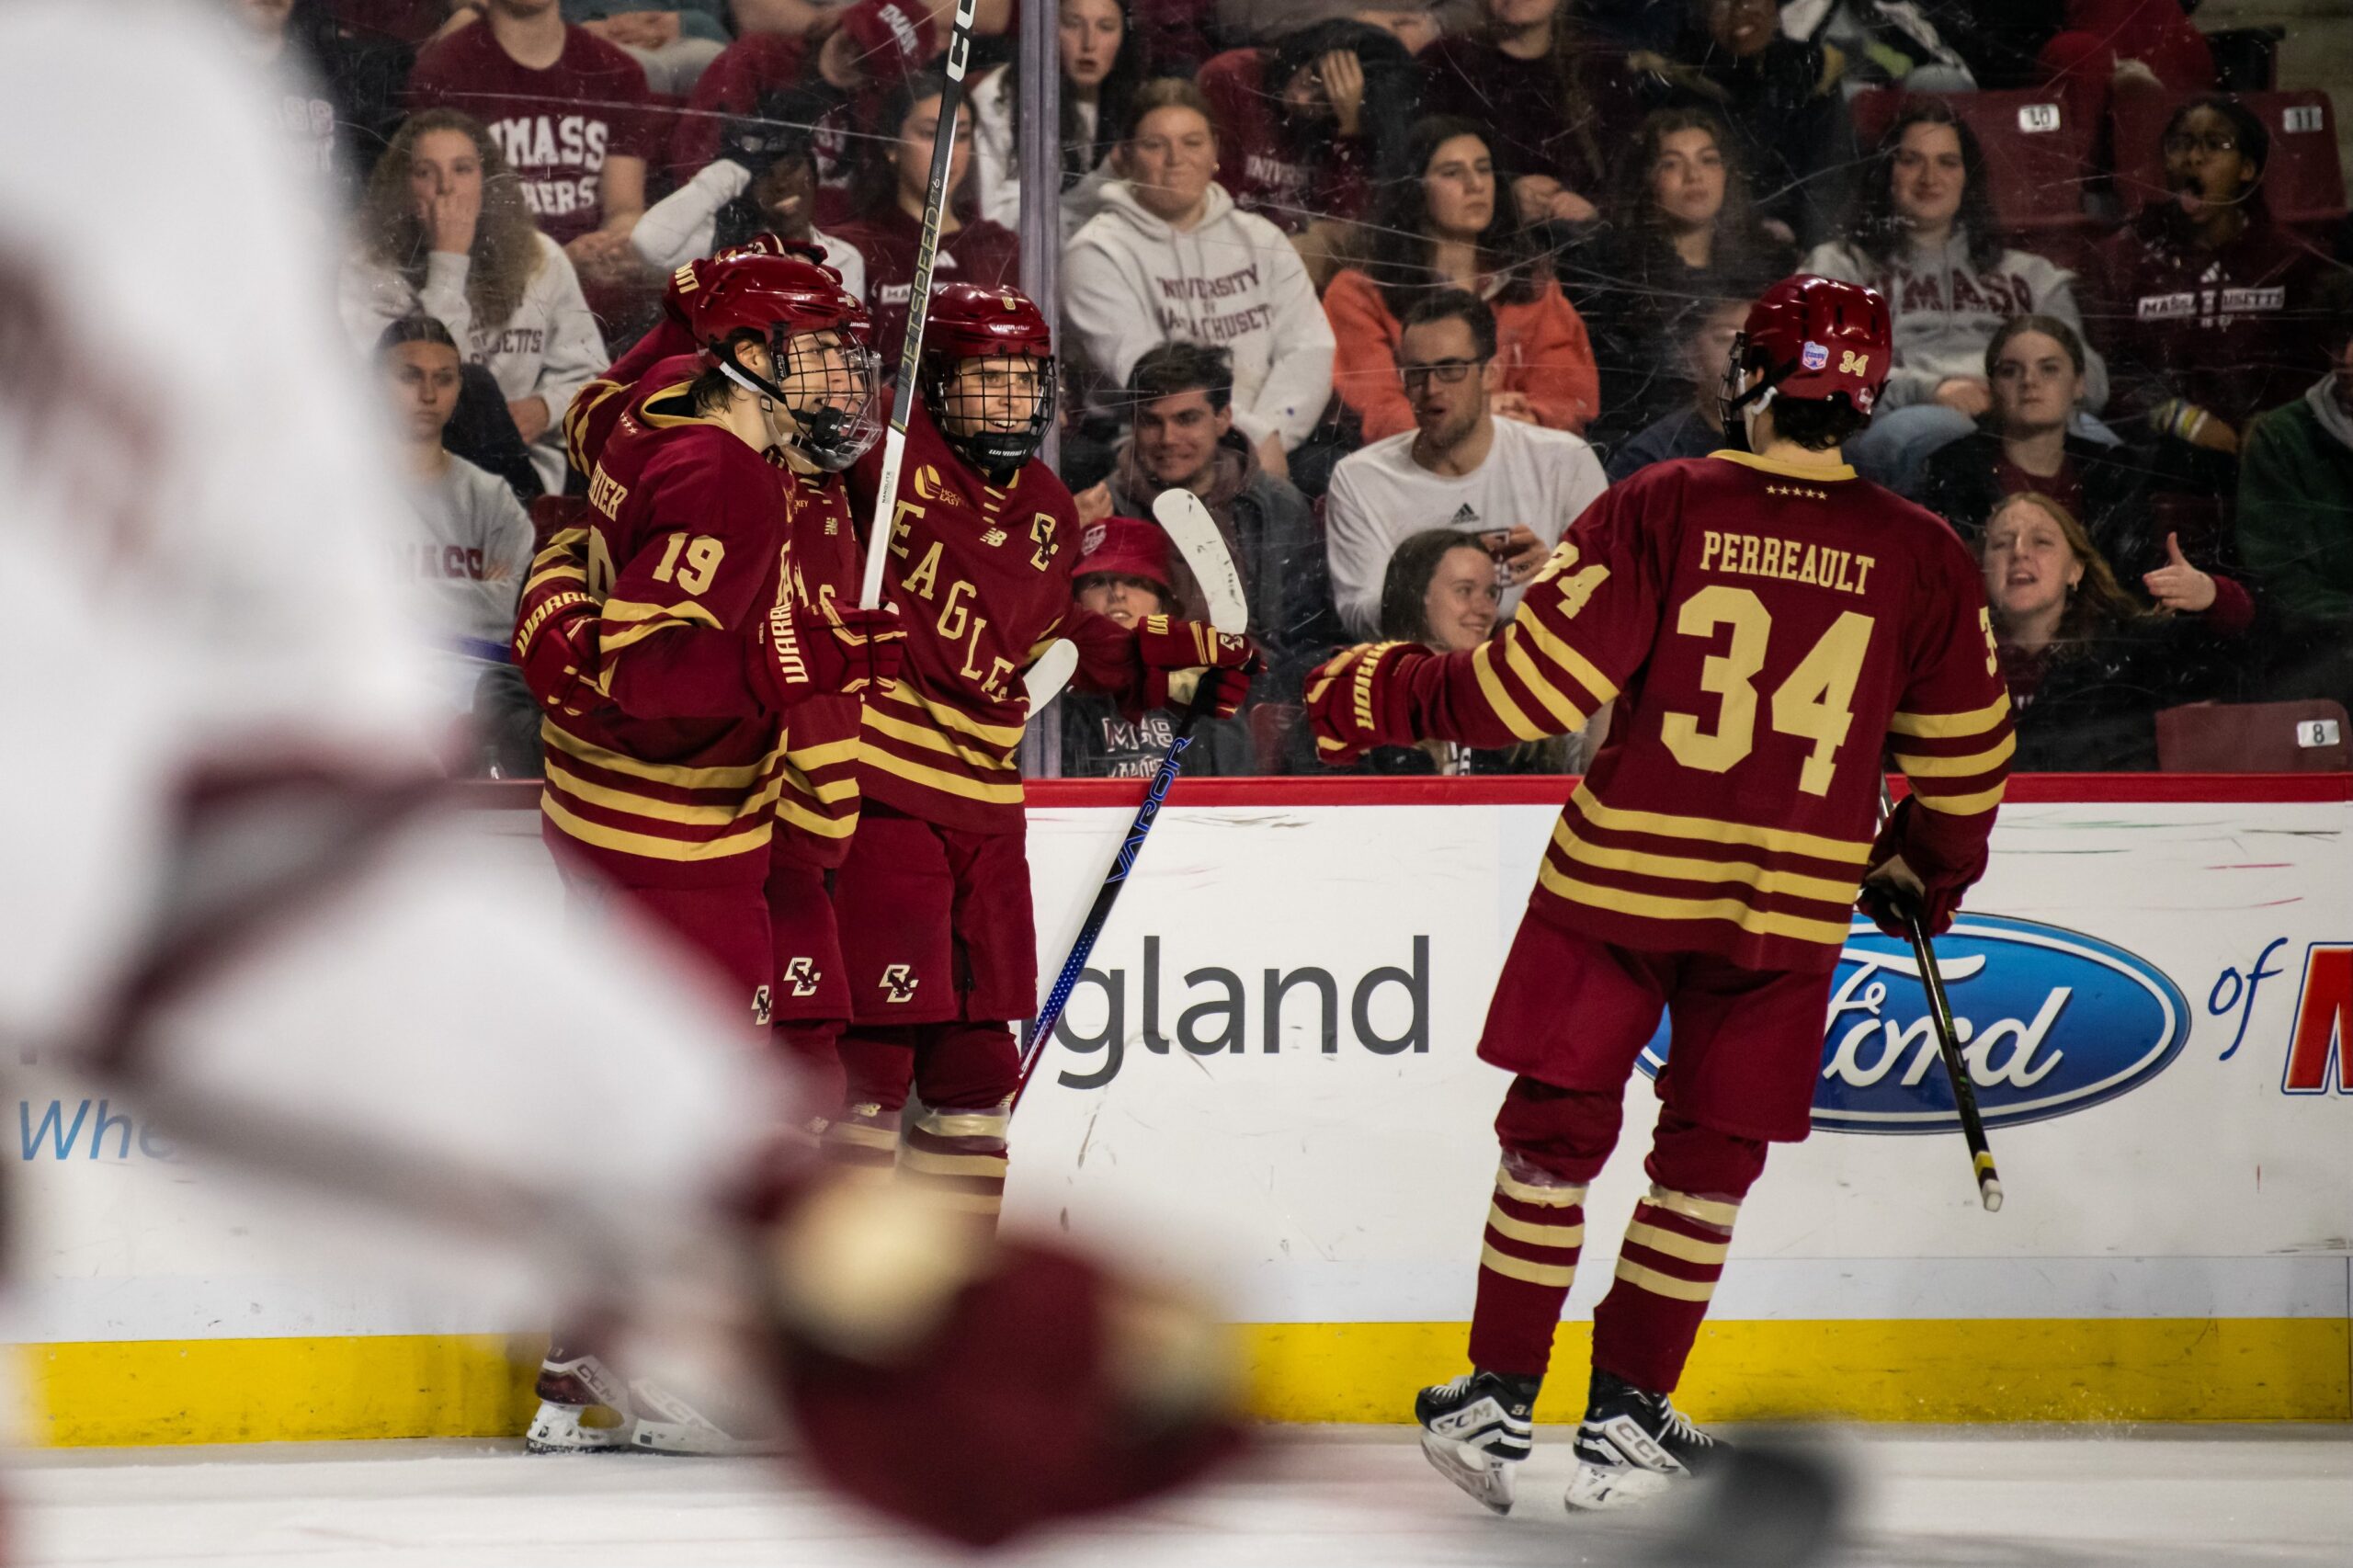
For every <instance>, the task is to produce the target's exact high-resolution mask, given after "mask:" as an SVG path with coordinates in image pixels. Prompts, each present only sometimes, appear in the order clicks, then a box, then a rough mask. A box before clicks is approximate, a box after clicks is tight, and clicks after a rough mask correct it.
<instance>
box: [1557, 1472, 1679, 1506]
mask: <svg viewBox="0 0 2353 1568" xmlns="http://www.w3.org/2000/svg"><path fill="white" fill-rule="evenodd" d="M1674 1482H1675V1478H1674V1477H1672V1476H1669V1475H1662V1474H1661V1473H1659V1472H1658V1471H1654V1470H1643V1469H1642V1468H1640V1467H1639V1466H1635V1465H1600V1464H1595V1463H1594V1462H1593V1461H1592V1460H1578V1461H1577V1472H1576V1473H1575V1474H1574V1475H1573V1476H1571V1477H1570V1478H1569V1489H1568V1491H1567V1492H1566V1493H1564V1494H1563V1495H1562V1498H1561V1501H1562V1503H1563V1505H1565V1506H1567V1508H1568V1510H1569V1512H1571V1513H1573V1514H1576V1513H1588V1514H1602V1513H1608V1512H1609V1511H1611V1510H1613V1509H1617V1508H1638V1507H1640V1506H1643V1504H1645V1503H1648V1502H1650V1501H1651V1500H1652V1499H1654V1498H1655V1497H1656V1496H1658V1494H1660V1493H1662V1492H1665V1490H1666V1489H1667V1488H1668V1487H1669V1486H1671V1485H1673V1484H1674Z"/></svg>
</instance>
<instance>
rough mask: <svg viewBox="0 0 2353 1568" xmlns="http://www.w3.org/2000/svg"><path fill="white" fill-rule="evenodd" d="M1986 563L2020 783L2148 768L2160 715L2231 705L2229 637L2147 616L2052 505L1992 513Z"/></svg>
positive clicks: (2192, 623)
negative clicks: (2225, 700)
mask: <svg viewBox="0 0 2353 1568" xmlns="http://www.w3.org/2000/svg"><path fill="white" fill-rule="evenodd" d="M1981 556H1982V559H1983V560H1984V573H1985V600H1986V604H1987V606H1988V607H1989V608H1990V609H1991V611H1992V617H1993V619H1992V624H1993V628H1994V640H1995V653H1996V655H1997V656H1998V657H1999V658H2000V660H2001V663H2002V674H2003V677H2004V679H2005V681H2006V683H2007V685H2008V687H2009V691H2010V705H2011V708H2012V710H2014V711H2015V713H2016V715H2017V723H2018V753H2017V756H2015V757H2014V758H2013V759H2012V764H2011V765H2012V767H2016V768H2017V769H2018V770H2019V771H2021V772H2059V773H2075V772H2103V771H2109V770H2115V769H2131V768H2149V767H2155V766H2156V722H2155V715H2156V711H2157V710H2158V709H2160V708H2166V707H2171V706H2172V705H2174V704H2175V703H2177V702H2187V701H2194V700H2199V699H2205V698H2214V697H2227V696H2232V695H2235V691H2234V681H2233V678H2232V676H2231V674H2230V671H2229V669H2228V660H2229V657H2230V650H2229V648H2228V647H2227V645H2226V643H2225V642H2224V641H2223V638H2224V637H2226V636H2228V635H2229V632H2228V631H2226V629H2224V628H2222V627H2220V626H2216V625H2213V624H2211V621H2212V618H2211V617H2205V616H2177V615H2173V614H2170V613H2168V612H2165V611H2150V610H2144V609H2143V608H2141V607H2140V606H2139V605H2138V604H2136V603H2134V602H2133V599H2132V597H2131V595H2130V594H2128V593H2126V592H2125V591H2124V589H2123V588H2122V587H2121V586H2120V585H2118V583H2117V581H2116V574H2115V573H2114V572H2113V571H2111V570H2110V569H2109V564H2108V562H2107V561H2106V560H2105V559H2104V558H2103V557H2102V556H2101V555H2100V553H2099V551H2097V550H2096V549H2094V548H2093V546H2092V542H2091V540H2090V538H2089V536H2087V535H2086V533H2085V532H2084V528H2083V525H2082V524H2081V523H2079V522H2077V521H2076V520H2075V515H2074V514H2073V513H2071V512H2069V511H2068V510H2067V509H2066V508H2065V507H2064V506H2061V505H2060V504H2059V503H2058V502H2056V501H2054V500H2052V498H2051V497H2050V496H2048V495H2044V494H2039V493H2037V492H2034V491H2021V492H2019V493H2018V494H2015V495H2012V496H2010V497H2009V498H2007V499H2006V500H2005V501H2004V502H2003V503H2002V504H2001V505H2000V506H1997V507H1995V511H1994V515H1993V517H1990V518H1988V519H1987V521H1986V524H1985V535H1984V543H1983V546H1982V549H1981Z"/></svg>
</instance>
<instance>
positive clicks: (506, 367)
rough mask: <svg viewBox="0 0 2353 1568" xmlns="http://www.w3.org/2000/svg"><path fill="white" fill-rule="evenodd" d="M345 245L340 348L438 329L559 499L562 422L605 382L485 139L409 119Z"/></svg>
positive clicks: (477, 127) (555, 258) (553, 258)
mask: <svg viewBox="0 0 2353 1568" xmlns="http://www.w3.org/2000/svg"><path fill="white" fill-rule="evenodd" d="M341 294H342V299H341V303H342V311H343V320H344V325H345V327H346V328H347V330H348V331H349V332H350V334H351V337H352V342H353V344H354V345H355V346H356V347H359V348H361V349H362V350H365V349H366V348H367V347H369V346H371V345H373V344H374V343H375V342H376V340H377V339H378V337H379V336H380V335H381V334H382V332H383V330H384V328H385V327H386V326H387V325H388V324H391V323H392V322H395V321H398V320H401V319H402V318H404V317H406V316H411V315H416V314H420V313H421V314H425V315H428V316H431V317H433V318H434V319H435V320H437V321H438V322H440V324H442V325H443V326H444V327H446V328H448V329H449V335H450V336H451V337H452V338H454V339H455V340H456V341H457V342H458V343H459V344H460V345H461V346H462V347H463V349H464V353H465V356H466V358H469V359H471V360H472V361H473V362H475V363H477V364H481V365H484V366H487V367H488V368H489V369H490V371H491V373H492V374H493V375H494V376H495V377H497V379H498V385H499V389H500V390H501V391H502V392H505V393H506V407H507V411H508V413H509V414H511V415H513V417H514V421H515V426H516V429H517V432H518V433H520V435H521V436H522V437H523V439H524V441H525V442H526V443H528V444H529V446H530V448H531V454H532V462H533V465H534V466H535V467H536V468H537V469H538V470H539V473H540V481H541V483H544V484H545V485H546V486H547V488H548V489H550V490H551V491H561V490H562V489H563V477H564V472H565V468H566V463H565V459H564V452H563V428H562V423H561V422H562V417H563V410H564V409H565V407H566V406H567V405H569V404H570V403H571V402H572V394H573V393H574V392H577V391H579V390H580V388H581V386H582V385H583V384H584V383H585V382H586V381H588V380H589V379H590V378H591V377H593V376H595V375H596V374H597V371H599V370H602V369H604V368H605V365H606V355H605V344H604V339H603V338H602V337H601V336H600V335H598V333H597V323H596V320H595V318H594V317H592V316H591V315H590V314H589V313H588V304H587V301H585V299H583V298H582V297H581V291H580V280H579V278H577V277H575V276H574V273H573V269H572V261H571V258H570V257H569V256H566V255H565V254H564V252H563V250H562V249H561V248H559V247H558V246H557V244H556V243H555V242H554V241H553V240H552V239H551V238H550V237H549V236H548V235H546V234H545V233H540V231H539V230H537V229H535V228H534V227H533V226H532V224H531V218H530V214H529V211H527V210H525V208H524V196H523V191H522V189H521V188H520V187H519V184H518V182H517V179H516V177H515V174H514V171H513V170H512V169H510V168H509V167H508V166H507V164H506V156H505V154H503V153H501V152H500V151H499V148H498V143H497V142H494V141H493V140H492V139H491V135H490V132H489V131H486V130H484V129H483V125H482V123H481V122H480V121H478V120H475V119H472V118H471V117H469V116H466V115H463V114H460V113H459V112H458V111H457V110H455V109H426V110H425V111H424V112H422V113H419V114H415V115H411V116H410V117H409V119H408V121H407V123H405V124H404V125H403V126H402V127H401V129H400V131H398V132H397V133H396V134H395V135H394V136H393V138H392V145H391V146H390V147H389V148H387V149H386V150H385V153H384V155H383V156H382V157H381V158H380V159H378V160H377V163H376V172H375V175H374V176H373V177H372V178H371V179H370V180H369V183H368V193H367V198H366V199H365V201H364V202H363V203H362V204H361V207H360V210H359V216H358V244H356V246H355V247H354V249H353V253H352V255H351V256H350V259H349V260H348V261H347V262H346V264H345V266H344V269H343V283H342V290H341Z"/></svg>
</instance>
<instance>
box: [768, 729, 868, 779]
mask: <svg viewBox="0 0 2353 1568" xmlns="http://www.w3.org/2000/svg"><path fill="white" fill-rule="evenodd" d="M860 749H861V748H860V746H859V744H858V737H857V736H856V735H851V736H849V737H848V738H847V739H845V740H838V741H826V742H824V743H823V744H819V745H813V746H797V745H794V744H792V742H791V740H790V737H787V739H786V741H785V746H784V755H785V756H786V758H787V759H788V760H789V761H790V762H791V764H792V766H793V767H797V768H799V769H801V772H803V773H814V772H815V771H816V770H817V769H819V768H821V767H833V766H834V765H835V763H837V762H856V761H857V760H858V752H859V750H860Z"/></svg>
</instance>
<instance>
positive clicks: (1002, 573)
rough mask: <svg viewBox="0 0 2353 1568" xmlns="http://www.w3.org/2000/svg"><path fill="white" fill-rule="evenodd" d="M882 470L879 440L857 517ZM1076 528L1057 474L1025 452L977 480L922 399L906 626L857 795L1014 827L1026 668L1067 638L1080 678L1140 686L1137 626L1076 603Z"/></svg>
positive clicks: (898, 572) (957, 823) (892, 573)
mask: <svg viewBox="0 0 2353 1568" xmlns="http://www.w3.org/2000/svg"><path fill="white" fill-rule="evenodd" d="M881 468H882V453H881V449H880V448H878V449H875V450H874V451H872V452H870V453H868V454H867V456H866V459H865V460H863V461H862V462H860V463H859V464H858V467H857V468H856V469H854V470H853V471H852V472H851V475H850V489H851V492H852V494H854V495H855V496H856V497H857V506H858V517H860V518H861V519H863V518H866V517H870V516H872V512H873V497H874V494H875V491H876V490H877V488H878V487H879V486H880V484H881ZM1078 531H1079V530H1078V509H1077V507H1076V506H1075V505H1074V503H1073V502H1072V500H1071V496H1070V492H1069V491H1068V490H1066V489H1064V488H1063V483H1062V481H1061V480H1059V479H1057V478H1055V477H1054V474H1053V471H1052V470H1051V469H1049V468H1047V467H1046V465H1045V464H1043V463H1041V462H1035V461H1033V462H1030V463H1029V464H1027V465H1025V466H1024V467H1023V468H1022V470H1021V472H1019V473H1017V474H1016V475H1015V476H1014V478H1013V482H1012V483H1010V484H1008V485H1006V487H1005V488H1004V489H1002V490H1000V489H997V488H996V487H995V486H993V485H990V484H988V483H983V480H982V479H981V477H980V476H979V475H978V474H976V473H974V472H972V470H971V469H969V468H967V467H966V466H965V465H964V463H963V461H962V460H961V459H959V458H958V457H957V456H956V454H955V453H954V452H952V451H950V450H949V448H948V444H947V443H946V442H945V441H943V440H941V439H940V437H939V432H938V428H937V427H935V426H933V424H932V422H931V415H930V414H929V412H928V411H927V410H926V409H925V407H924V405H923V403H922V401H921V400H920V399H918V400H917V401H916V403H915V417H914V419H913V421H912V422H911V423H910V424H909V426H908V427H907V451H906V461H905V465H904V467H903V468H902V469H901V471H900V477H899V493H898V499H897V503H896V506H895V507H894V511H893V522H892V533H891V554H890V562H889V565H888V567H887V568H886V574H885V577H884V583H885V585H886V590H887V593H888V596H889V597H890V600H891V602H892V603H893V604H895V605H896V606H898V608H899V615H900V618H901V619H902V620H903V621H904V624H905V630H906V634H907V652H906V663H905V666H904V669H903V671H902V673H901V675H900V677H899V684H898V686H897V687H896V688H895V689H893V690H891V691H885V692H881V693H880V694H877V695H875V696H873V697H872V698H871V699H870V700H869V701H868V703H867V705H866V714H865V723H866V728H865V744H864V746H863V748H862V751H861V754H860V758H859V763H860V774H859V778H860V785H861V788H862V789H863V790H864V792H865V794H866V795H868V796H869V797H870V798H872V799H874V800H877V801H881V802H883V803H884V804H885V805H889V806H892V807H893V808H895V809H897V810H899V811H902V812H906V813H907V814H908V815H910V816H916V817H921V818H923V819H924V820H925V821H926V822H935V823H938V824H940V825H942V826H945V827H954V828H963V829H967V830H970V831H972V832H976V833H1018V832H1020V831H1021V830H1022V817H1021V772H1020V769H1019V768H1018V767H1016V766H1015V763H1014V759H1013V753H1014V748H1015V747H1016V746H1017V745H1018V744H1020V742H1021V730H1022V726H1023V725H1024V724H1025V723H1027V722H1029V695H1028V693H1027V692H1025V691H1024V690H1023V689H1022V686H1021V673H1022V671H1024V670H1026V669H1028V668H1029V665H1030V664H1031V662H1032V661H1034V660H1035V659H1036V658H1037V656H1038V655H1039V654H1040V653H1042V652H1043V651H1044V649H1045V647H1046V644H1047V643H1049V642H1052V641H1053V640H1054V639H1055V638H1056V637H1058V636H1059V637H1067V638H1069V639H1070V640H1071V641H1072V642H1074V643H1075V644H1077V647H1078V651H1079V668H1078V675H1077V676H1076V677H1075V680H1076V684H1079V685H1081V686H1084V687H1087V688H1089V689H1093V690H1102V691H1111V692H1115V693H1119V694H1121V695H1127V694H1131V693H1132V692H1133V691H1134V689H1135V688H1136V687H1137V684H1138V683H1139V682H1140V681H1141V679H1142V668H1141V666H1140V665H1139V664H1138V663H1137V659H1136V653H1135V639H1134V636H1133V635H1132V634H1131V632H1129V631H1127V630H1126V629H1125V628H1124V627H1122V626H1120V624H1119V623H1118V622H1117V621H1115V620H1112V619H1109V618H1108V617H1106V616H1101V615H1097V614H1096V613H1094V612H1093V611H1092V610H1087V609H1084V608H1080V607H1079V606H1078V605H1077V604H1076V603H1075V602H1074V600H1073V598H1072V596H1071V568H1072V567H1073V566H1074V565H1075V564H1076V563H1077V561H1078Z"/></svg>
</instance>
